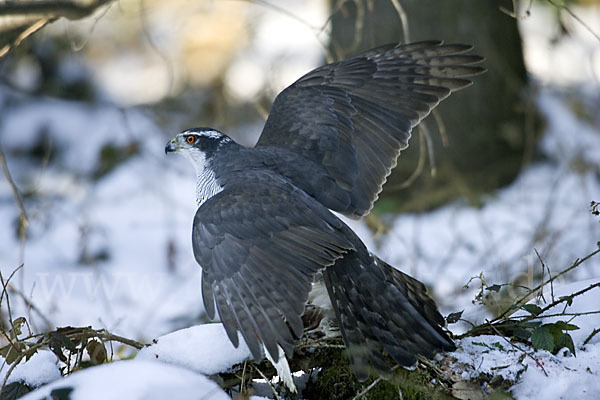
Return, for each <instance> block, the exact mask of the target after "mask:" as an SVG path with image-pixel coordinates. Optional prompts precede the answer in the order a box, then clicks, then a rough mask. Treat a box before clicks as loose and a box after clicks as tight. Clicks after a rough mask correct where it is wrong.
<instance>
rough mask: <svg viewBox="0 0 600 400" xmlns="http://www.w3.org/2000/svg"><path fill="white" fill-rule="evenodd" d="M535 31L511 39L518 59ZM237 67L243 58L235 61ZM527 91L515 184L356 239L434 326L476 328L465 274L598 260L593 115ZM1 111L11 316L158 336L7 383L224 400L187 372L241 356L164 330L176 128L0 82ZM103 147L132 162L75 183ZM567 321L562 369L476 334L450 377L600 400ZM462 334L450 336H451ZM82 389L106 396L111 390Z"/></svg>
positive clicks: (599, 339) (201, 332) (197, 302)
mask: <svg viewBox="0 0 600 400" xmlns="http://www.w3.org/2000/svg"><path fill="white" fill-rule="evenodd" d="M534 15H535V10H534ZM534 36H535V35H533V34H530V35H529V36H526V39H525V43H526V48H527V46H532V44H531V42H529V41H528V40H530V38H531V37H534ZM585 43H586V46H588V42H585ZM596 46H598V44H596ZM534 47H535V46H534ZM535 48H536V49H537V48H538V47H535ZM597 48H598V47H596V49H597ZM595 51H597V50H595ZM538 57H539V54H538ZM248 58H252V57H251V55H248V54H245V55H244V56H243V57H242V58H241V59H240V60H241V61H239V62H242V63H243V62H248V61H247V59H248ZM537 65H542V64H537ZM263 67H264V66H261V68H258V69H259V70H261V69H264V68H263ZM535 68H537V67H535V66H534V69H535ZM540 68H541V67H540ZM539 70H540V71H542V72H543V69H539ZM592 71H593V69H592ZM563 72H564V71H563ZM232 74H233V72H232ZM569 83H572V82H571V81H569ZM581 83H582V82H581V81H579V82H578V84H581ZM544 84H545V85H546V86H543V87H542V88H540V90H539V92H538V94H537V104H538V105H539V108H540V110H541V112H542V113H543V114H544V115H545V116H546V118H547V122H548V125H547V127H546V129H545V133H544V136H543V138H542V140H541V142H540V144H539V146H540V151H541V152H542V153H543V155H544V156H545V158H543V159H542V160H540V161H537V162H535V163H534V164H532V165H529V166H527V167H526V168H524V169H523V171H522V172H521V174H520V176H519V177H518V178H517V180H516V181H515V182H514V183H512V184H511V185H510V186H508V187H506V188H504V189H502V190H500V191H498V193H495V194H490V196H489V197H488V198H487V199H485V202H484V205H483V206H482V207H481V208H473V207H470V206H468V205H465V204H463V203H462V202H460V201H458V202H455V203H453V204H450V205H447V206H445V207H443V208H441V209H438V210H436V211H433V212H430V213H425V214H419V215H411V214H409V215H402V216H398V217H395V218H394V219H393V220H392V222H391V224H390V228H391V229H390V231H389V233H387V234H385V235H383V236H378V237H373V236H372V234H371V233H370V231H369V230H368V229H367V228H366V227H365V226H364V225H359V226H358V227H357V229H358V231H359V232H360V234H361V235H362V236H363V237H364V239H365V241H366V242H367V243H369V244H371V247H372V250H373V251H374V252H376V253H377V254H379V255H380V256H381V257H382V258H384V259H385V260H386V261H388V262H390V263H391V264H393V265H395V266H397V267H399V268H400V269H402V270H404V271H405V272H408V273H410V274H412V275H413V276H415V277H416V278H418V279H421V280H422V281H424V282H425V283H426V284H428V285H429V286H430V287H431V289H432V294H433V295H434V297H435V298H436V299H437V301H438V303H439V305H440V308H441V310H442V311H443V313H444V314H448V313H450V312H455V311H460V310H463V309H464V310H465V311H464V313H463V316H462V318H463V319H465V320H468V321H470V322H472V323H480V322H482V321H483V320H484V319H485V318H487V317H489V316H490V308H491V307H493V306H494V302H496V301H500V300H501V298H500V297H498V298H496V297H495V296H496V294H495V293H494V292H490V293H487V292H485V294H488V295H489V296H488V297H487V298H486V299H485V304H486V306H485V307H484V306H482V305H480V304H473V302H472V301H473V299H474V297H475V295H476V294H477V292H478V291H479V290H480V287H479V285H480V281H479V280H477V279H476V280H474V281H473V282H471V284H470V285H469V287H468V288H465V287H464V286H465V284H466V283H467V282H468V281H469V280H470V278H471V277H475V276H479V275H480V273H483V277H484V278H485V281H486V283H487V284H488V285H493V284H503V283H519V284H523V285H528V286H531V285H533V284H535V283H536V282H537V281H538V280H539V278H540V275H541V266H540V262H539V260H538V258H537V256H536V254H535V251H534V249H537V251H538V252H539V254H540V255H541V257H542V259H543V260H544V262H545V264H546V265H547V266H548V267H549V268H550V270H551V272H552V273H553V274H555V273H557V272H558V271H560V270H562V269H564V268H566V267H568V266H569V265H570V264H571V263H572V262H573V261H574V260H575V259H576V258H578V257H583V256H585V255H586V254H588V253H590V252H591V251H592V250H594V249H595V248H596V247H597V244H596V243H597V242H598V241H599V240H600V222H599V220H598V218H597V217H594V216H592V215H591V214H590V212H589V202H590V201H592V200H595V201H600V128H599V125H600V121H599V120H598V116H597V112H596V113H593V112H592V118H591V120H590V119H586V118H583V117H581V115H580V114H578V113H576V112H574V108H576V107H573V104H572V101H571V96H572V95H566V94H565V91H564V90H556V89H552V88H550V87H549V86H547V85H548V82H544ZM590 86H593V85H588V86H587V87H585V88H582V89H580V90H579V91H576V92H575V93H577V94H579V93H581V96H579V95H578V96H577V97H578V100H579V101H581V103H583V104H584V105H585V106H586V107H588V108H589V109H590V110H598V109H600V99H599V98H598V97H597V95H596V96H593V95H591V96H590V95H589V93H590V92H591V93H594V91H593V90H591V89H590ZM594 87H596V91H595V93H598V90H597V89H598V87H597V85H596V86H594ZM248 91H249V92H251V90H250V89H248ZM239 95H240V96H242V94H239ZM450 101H452V100H451V99H450ZM0 113H1V115H2V119H0V143H1V144H2V146H3V149H4V151H5V153H6V156H7V161H8V166H9V167H10V169H11V172H12V174H13V176H14V178H15V181H16V183H17V184H18V186H19V188H20V189H21V191H22V192H23V193H27V196H26V198H25V206H26V210H27V214H28V218H29V223H30V225H29V229H28V231H27V239H26V241H25V243H24V245H22V244H21V243H20V241H19V238H18V236H17V234H16V231H17V229H16V224H17V221H18V215H19V211H18V208H17V206H16V205H15V203H14V200H13V197H12V192H11V188H10V186H9V184H8V183H7V182H6V180H4V179H2V180H0V221H2V222H3V223H2V224H0V271H1V272H2V275H3V277H4V278H5V279H6V277H8V276H9V275H10V274H11V272H12V271H13V270H15V269H16V268H17V267H18V266H19V265H21V264H23V267H22V269H21V270H20V271H19V272H17V274H16V275H15V277H14V278H13V280H12V281H11V284H12V285H13V287H14V289H15V290H16V291H18V292H20V293H21V294H22V295H23V296H24V297H25V298H27V299H28V300H29V301H30V302H31V303H33V304H34V305H35V307H36V308H35V309H34V310H31V309H29V308H28V307H27V306H26V304H25V302H24V301H22V300H21V298H20V297H19V296H18V295H17V294H16V293H14V292H13V298H12V300H13V301H12V303H11V308H12V315H13V318H16V317H17V316H21V315H23V316H25V317H27V320H28V321H29V323H30V324H31V327H32V329H33V330H34V331H38V332H40V331H44V330H46V329H47V328H49V327H48V326H46V321H49V322H50V324H51V325H52V326H51V327H58V326H67V325H71V326H86V325H92V326H94V327H95V328H106V329H108V330H109V331H111V332H113V333H115V334H120V335H122V336H125V337H130V338H135V339H137V340H140V341H144V342H150V341H151V340H152V339H154V338H157V337H159V336H162V335H166V336H163V337H160V338H159V339H158V340H157V343H156V344H154V345H153V346H151V347H149V348H147V349H144V350H143V351H141V352H140V354H139V356H138V359H137V360H133V361H132V360H128V361H119V362H115V363H111V364H109V365H104V366H100V367H94V368H89V369H86V370H84V371H80V372H76V373H74V374H72V375H71V376H70V377H68V378H66V379H59V378H60V376H61V375H60V371H59V370H58V368H57V359H56V357H55V356H54V355H53V354H52V353H50V352H40V353H38V354H36V355H34V356H33V357H32V358H31V359H30V360H29V361H28V362H27V363H24V364H22V365H20V366H19V367H17V368H16V369H15V370H14V371H13V373H12V375H11V377H10V380H9V382H12V381H17V380H24V381H26V382H28V383H29V384H31V385H32V386H38V385H40V384H44V383H48V382H53V383H51V385H48V386H45V387H43V388H42V389H40V390H39V391H37V392H36V394H31V395H29V397H27V398H31V399H39V398H42V397H43V396H46V395H47V394H49V393H50V392H51V391H52V390H55V389H60V388H65V387H72V388H75V389H74V392H73V398H94V397H91V396H96V395H101V396H102V398H125V397H126V398H150V397H148V396H149V395H150V394H151V395H153V396H155V397H153V398H164V396H163V397H161V394H164V393H166V392H168V393H170V395H169V397H172V398H187V397H185V393H189V392H193V393H196V394H200V393H203V394H205V397H204V398H227V396H226V395H225V394H224V393H223V392H222V391H221V390H220V389H219V388H218V387H216V386H215V385H214V384H212V382H211V381H209V380H207V379H205V378H204V377H203V376H202V375H201V373H204V374H212V373H214V372H217V371H222V370H227V368H229V367H230V366H231V365H232V364H234V363H237V362H240V361H242V360H244V359H246V358H248V352H247V351H246V350H245V349H243V348H240V349H237V350H234V349H232V348H231V345H230V343H229V341H228V340H227V338H226V336H225V335H224V334H223V332H222V328H220V326H219V325H203V326H201V327H197V328H190V329H186V330H179V329H181V328H187V327H189V326H192V325H197V324H200V323H203V322H206V321H205V318H204V310H203V306H202V301H201V296H200V269H199V268H198V266H197V265H196V262H195V261H194V258H193V256H192V252H191V246H190V236H191V220H192V216H193V213H194V208H195V202H194V173H193V171H191V170H190V168H189V165H188V163H187V161H186V160H183V159H180V158H179V157H169V158H168V159H167V158H165V156H164V154H163V148H164V144H165V142H166V141H167V139H168V138H169V137H170V136H172V135H174V134H175V133H176V132H168V133H165V132H162V131H161V129H160V128H159V127H158V125H157V123H156V122H155V121H154V118H153V115H152V114H151V113H150V112H148V111H145V110H144V109H143V108H126V109H122V108H119V107H116V106H112V105H110V104H104V105H98V104H95V105H90V104H86V103H80V102H72V101H64V100H57V99H51V98H31V97H27V96H24V95H22V94H19V93H16V92H13V91H11V90H9V89H7V88H4V87H2V88H0ZM42 133H43V134H42ZM44 135H46V136H45V137H46V138H48V139H49V140H46V139H44ZM107 144H112V145H116V146H122V147H123V148H126V147H127V146H133V147H134V148H136V149H137V150H136V151H135V152H134V154H133V155H132V156H131V157H129V158H128V159H127V160H126V161H125V162H123V163H121V164H118V165H117V166H116V167H115V168H114V169H113V170H111V171H110V172H108V173H107V174H106V175H103V176H101V177H100V178H98V179H90V178H89V177H90V175H91V173H92V172H93V171H95V169H96V168H97V165H98V158H99V157H100V153H101V149H102V147H103V146H105V145H107ZM38 147H41V148H42V149H44V148H49V149H51V155H52V157H50V161H48V162H46V161H47V160H46V159H45V157H44V156H42V157H41V158H32V157H29V156H27V155H26V154H28V153H29V150H31V149H33V148H38ZM597 281H600V257H596V258H593V259H591V260H590V261H588V262H587V263H585V264H584V265H582V266H581V267H579V268H577V269H576V270H574V271H573V272H572V273H570V274H568V275H566V276H564V277H563V278H561V279H560V280H559V281H558V282H556V285H555V290H556V293H555V296H558V295H559V293H562V294H560V295H566V294H569V293H573V291H576V290H578V289H579V288H584V287H586V285H589V284H590V282H592V283H593V282H597ZM572 285H575V286H572ZM599 292H600V290H592V291H590V292H589V293H587V294H586V295H585V296H584V297H582V298H581V300H579V299H576V301H574V303H573V305H572V309H573V310H577V311H578V312H587V311H596V310H598V309H599V304H600V293H599ZM546 298H547V299H548V298H549V296H546ZM3 306H4V304H3ZM38 311H39V313H41V314H43V315H44V317H43V318H42V317H41V316H40V315H39V313H38ZM546 322H550V320H549V321H546ZM572 323H574V324H576V325H577V326H579V328H580V329H579V330H577V331H573V332H572V336H573V340H574V344H575V348H576V350H577V357H573V356H572V355H571V354H569V353H568V352H567V353H566V354H565V352H559V353H558V354H557V355H551V354H550V353H548V352H546V351H543V350H542V351H537V352H536V351H534V350H533V349H531V348H526V346H525V345H522V344H520V345H519V346H520V347H521V348H523V349H524V350H527V351H528V352H529V353H530V354H531V355H532V357H523V353H522V352H519V351H517V350H515V349H514V348H512V347H511V345H510V344H508V343H507V342H506V341H505V340H504V339H502V338H501V337H498V336H485V337H477V338H467V339H462V340H461V341H459V342H458V344H459V349H458V351H457V352H456V353H454V354H453V355H452V356H453V357H455V358H456V364H455V367H454V368H455V369H456V371H458V372H457V373H461V374H464V377H465V378H467V377H468V378H472V377H477V376H480V375H481V374H482V373H491V374H492V375H493V374H494V373H495V374H500V375H502V376H503V377H504V378H505V379H509V380H512V381H515V382H516V384H515V385H514V386H513V388H512V393H513V395H514V396H515V397H516V398H518V399H528V398H561V396H562V398H569V397H571V398H590V399H592V398H600V383H599V382H600V364H599V361H598V360H600V335H596V336H595V337H594V338H593V339H592V340H591V341H590V342H589V343H588V344H586V345H585V346H584V345H583V341H584V340H585V338H586V337H587V336H588V335H589V333H590V332H591V331H592V330H593V329H595V328H599V327H600V321H599V318H598V314H595V315H594V314H592V315H590V316H586V317H577V319H575V320H574V321H573V322H572ZM467 327H468V326H467V325H466V324H464V323H459V324H455V325H451V329H453V330H454V331H455V333H461V332H463V331H464V330H465V329H467ZM174 331H176V332H174ZM171 332H174V333H171ZM496 343H498V344H500V346H498V345H496ZM126 355H130V354H129V353H128V354H126ZM219 355H227V358H225V357H220V356H219ZM115 358H118V357H115ZM156 361H158V363H157V362H156ZM161 362H164V363H166V364H169V365H165V364H163V363H161ZM540 364H542V365H543V366H544V370H545V371H546V374H547V375H548V376H546V375H545V374H544V370H542V368H540V367H539V365H540ZM507 365H508V366H509V367H506V368H504V366H507ZM499 367H502V368H499ZM7 369H8V367H7V366H6V365H5V366H4V367H3V368H2V370H1V373H0V376H3V375H5V374H6V372H7ZM99 382H100V383H102V382H112V385H114V386H115V387H118V386H120V387H121V389H120V390H117V391H115V392H111V390H112V389H111V387H109V385H105V384H102V385H101V384H100V383H99ZM124 385H126V386H124ZM140 388H143V390H141V389H140ZM179 395H181V396H180V397H178V396H179Z"/></svg>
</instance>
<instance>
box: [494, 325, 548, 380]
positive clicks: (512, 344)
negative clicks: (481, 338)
mask: <svg viewBox="0 0 600 400" xmlns="http://www.w3.org/2000/svg"><path fill="white" fill-rule="evenodd" d="M485 322H486V323H487V324H488V326H489V327H490V328H492V330H493V331H494V332H496V334H497V335H498V336H500V337H501V338H502V339H504V340H505V341H506V342H507V343H508V344H510V345H511V346H512V347H513V348H515V349H516V350H519V351H520V352H522V353H523V354H525V355H527V356H528V357H529V358H531V359H532V360H533V361H534V362H535V363H536V365H537V366H538V367H540V368H541V369H542V372H543V373H544V375H546V376H548V373H547V372H546V370H545V369H544V366H543V365H542V364H541V363H540V362H539V361H538V360H537V359H536V358H535V357H534V356H533V355H531V354H530V353H529V352H527V351H525V350H523V349H522V348H520V347H518V346H517V345H515V344H514V343H513V342H511V341H510V340H508V339H507V338H506V337H505V336H504V335H503V334H502V333H501V332H500V331H499V330H498V329H496V327H495V326H494V325H492V324H491V323H490V321H488V320H487V319H486V320H485Z"/></svg>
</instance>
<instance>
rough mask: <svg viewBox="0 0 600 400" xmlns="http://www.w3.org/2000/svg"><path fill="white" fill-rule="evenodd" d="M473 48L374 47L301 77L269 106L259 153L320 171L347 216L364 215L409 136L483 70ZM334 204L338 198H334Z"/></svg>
mask: <svg viewBox="0 0 600 400" xmlns="http://www.w3.org/2000/svg"><path fill="white" fill-rule="evenodd" d="M470 49H471V47H470V46H467V45H461V44H455V45H444V44H442V42H433V41H432V42H420V43H413V44H407V45H398V46H395V45H387V46H383V47H379V48H376V49H373V50H370V51H367V52H366V53H363V54H361V55H358V56H356V57H354V58H351V59H349V60H346V61H341V62H336V63H333V64H328V65H325V66H322V67H320V68H317V69H315V70H314V71H311V72H309V73H308V74H306V75H304V76H303V77H302V78H300V79H299V80H298V81H296V82H295V83H294V84H292V85H291V86H289V87H288V88H287V89H285V90H284V91H282V92H281V93H280V94H279V95H278V96H277V98H276V99H275V102H274V104H273V107H272V109H271V113H270V114H269V118H268V119H267V122H266V124H265V127H264V129H263V132H262V135H261V137H260V139H259V141H258V143H257V145H256V146H257V147H266V146H270V147H279V148H285V149H289V150H290V151H293V152H296V153H300V154H301V155H302V156H303V157H305V158H306V159H308V160H310V161H312V162H315V163H317V164H318V165H320V166H322V167H323V168H325V170H326V171H327V173H328V174H329V176H330V177H331V178H333V181H334V182H335V189H337V190H339V191H342V192H346V193H344V194H347V195H348V196H349V198H350V201H349V205H345V206H344V209H339V206H338V207H337V209H336V204H334V203H333V202H331V204H328V201H327V198H317V199H318V200H319V201H320V202H321V203H323V204H324V205H325V206H327V207H329V208H331V209H334V210H335V211H339V212H341V213H343V214H346V215H348V216H350V217H354V218H359V217H361V216H364V215H366V214H368V213H369V211H370V210H371V208H372V207H373V203H374V202H375V200H376V199H377V196H378V194H379V193H380V192H381V189H382V186H383V184H384V183H385V180H386V178H387V176H388V175H389V174H390V171H391V169H392V168H393V167H394V166H395V165H396V159H397V157H398V155H399V154H400V151H401V150H402V149H404V148H406V147H407V146H408V140H409V138H410V132H411V130H412V128H414V127H415V125H417V124H418V123H419V122H420V121H421V120H422V119H423V118H425V117H426V116H427V115H428V114H429V113H430V112H431V110H432V109H433V108H434V107H435V106H437V105H438V104H439V102H440V101H441V100H443V99H445V98H446V97H448V95H450V93H451V92H453V91H455V90H458V89H462V88H464V87H466V86H468V85H470V83H471V82H470V81H469V80H467V79H465V77H469V76H472V75H476V74H479V73H482V72H484V71H485V70H484V69H483V68H481V67H479V66H476V65H474V64H476V63H479V62H481V61H482V60H483V59H482V58H481V57H479V56H475V55H468V54H464V53H466V52H468V51H469V50H470ZM338 197H339V196H338Z"/></svg>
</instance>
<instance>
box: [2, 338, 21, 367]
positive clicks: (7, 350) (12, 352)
mask: <svg viewBox="0 0 600 400" xmlns="http://www.w3.org/2000/svg"><path fill="white" fill-rule="evenodd" d="M24 348H25V346H24V345H23V344H22V343H20V342H15V343H14V344H10V343H9V344H7V345H6V346H4V347H2V348H1V349H0V355H1V356H2V357H4V359H5V360H6V363H7V364H12V363H13V362H14V361H15V360H16V359H17V357H18V356H19V354H21V352H22V351H23V350H24Z"/></svg>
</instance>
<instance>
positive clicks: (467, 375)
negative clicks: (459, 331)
mask: <svg viewBox="0 0 600 400" xmlns="http://www.w3.org/2000/svg"><path fill="white" fill-rule="evenodd" d="M456 345H457V350H456V351H455V352H453V353H450V354H449V356H451V357H454V358H456V363H455V366H454V369H455V370H456V371H458V372H459V373H460V374H461V377H462V378H463V379H474V378H477V377H479V375H481V374H490V375H492V376H493V375H500V376H502V377H503V378H504V379H508V380H511V381H513V382H515V381H516V380H517V378H518V375H519V373H521V372H522V371H523V368H524V367H523V365H522V364H521V363H520V362H519V361H520V360H519V359H520V358H521V356H522V355H523V354H522V353H521V352H519V351H517V350H515V349H513V348H512V347H511V345H510V344H509V343H508V342H507V341H506V340H505V339H503V338H502V337H500V336H493V335H481V336H477V337H468V338H465V339H462V340H459V341H457V342H456ZM499 367H500V368H499Z"/></svg>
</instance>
